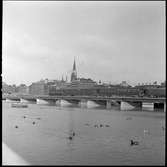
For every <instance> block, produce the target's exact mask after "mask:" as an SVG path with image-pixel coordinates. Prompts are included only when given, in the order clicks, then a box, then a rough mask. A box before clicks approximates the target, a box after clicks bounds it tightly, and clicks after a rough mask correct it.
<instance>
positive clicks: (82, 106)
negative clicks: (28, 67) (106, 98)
mask: <svg viewBox="0 0 167 167" xmlns="http://www.w3.org/2000/svg"><path fill="white" fill-rule="evenodd" d="M79 105H80V107H81V108H85V107H87V100H86V99H81V101H80V103H79Z"/></svg>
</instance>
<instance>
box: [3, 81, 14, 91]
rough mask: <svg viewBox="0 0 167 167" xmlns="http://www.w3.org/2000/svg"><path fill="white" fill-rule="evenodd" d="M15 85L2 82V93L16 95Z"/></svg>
mask: <svg viewBox="0 0 167 167" xmlns="http://www.w3.org/2000/svg"><path fill="white" fill-rule="evenodd" d="M16 91H17V89H16V85H8V84H6V83H5V82H2V93H6V94H12V93H16Z"/></svg>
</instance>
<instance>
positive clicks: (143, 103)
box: [2, 94, 166, 111]
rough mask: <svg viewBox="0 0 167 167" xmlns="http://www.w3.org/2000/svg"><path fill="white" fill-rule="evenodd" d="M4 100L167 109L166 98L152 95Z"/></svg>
mask: <svg viewBox="0 0 167 167" xmlns="http://www.w3.org/2000/svg"><path fill="white" fill-rule="evenodd" d="M2 99H4V100H16V101H21V102H27V101H34V102H37V103H40V102H47V103H56V104H60V103H61V101H62V100H65V101H67V102H69V103H72V104H73V103H74V104H80V106H86V105H87V102H88V101H93V102H95V103H97V104H99V105H106V108H108V109H110V108H111V107H112V105H120V107H121V108H123V106H125V105H126V106H127V105H128V106H129V107H147V106H150V107H152V108H154V107H155V106H158V105H161V106H162V105H163V108H164V111H166V98H160V97H159V98H150V97H127V96H122V97H120V96H111V97H107V96H49V95H19V94H18V95H13V94H12V95H3V96H2Z"/></svg>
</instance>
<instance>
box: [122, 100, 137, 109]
mask: <svg viewBox="0 0 167 167" xmlns="http://www.w3.org/2000/svg"><path fill="white" fill-rule="evenodd" d="M134 108H135V107H134V106H132V105H130V104H129V103H128V102H125V101H121V106H120V109H121V110H132V109H134Z"/></svg>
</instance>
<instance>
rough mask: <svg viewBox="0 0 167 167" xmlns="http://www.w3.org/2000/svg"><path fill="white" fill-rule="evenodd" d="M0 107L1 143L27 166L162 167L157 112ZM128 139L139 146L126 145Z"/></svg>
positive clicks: (162, 135) (162, 143) (162, 119)
mask: <svg viewBox="0 0 167 167" xmlns="http://www.w3.org/2000/svg"><path fill="white" fill-rule="evenodd" d="M2 107H3V109H2V112H3V113H2V116H3V118H2V121H3V124H2V125H3V126H2V130H3V131H2V133H3V138H2V139H3V142H4V143H5V144H6V145H7V146H8V147H9V148H10V149H11V150H13V151H14V152H16V153H17V154H18V155H19V156H20V157H21V158H22V159H24V160H25V161H26V162H27V163H28V164H32V165H164V164H165V130H164V129H163V128H162V126H164V127H165V113H164V112H162V111H160V112H156V111H139V110H138V111H135V110H134V111H133V110H132V111H120V110H119V109H114V108H113V109H104V108H93V107H92V108H79V107H57V106H53V105H52V106H51V105H44V104H43V105H42V104H41V105H39V104H28V108H12V107H11V103H9V102H5V101H3V103H2ZM33 122H34V124H33ZM100 124H101V127H100ZM16 125H17V126H18V128H16V127H15V126H16ZM96 125H97V126H98V127H96ZM70 130H73V131H75V136H74V138H73V140H69V139H68V136H69V132H70ZM131 139H133V140H137V141H138V142H139V145H133V146H131V145H130V140H131Z"/></svg>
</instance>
